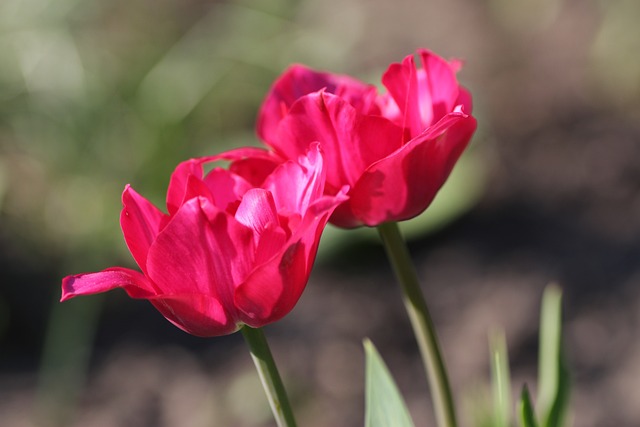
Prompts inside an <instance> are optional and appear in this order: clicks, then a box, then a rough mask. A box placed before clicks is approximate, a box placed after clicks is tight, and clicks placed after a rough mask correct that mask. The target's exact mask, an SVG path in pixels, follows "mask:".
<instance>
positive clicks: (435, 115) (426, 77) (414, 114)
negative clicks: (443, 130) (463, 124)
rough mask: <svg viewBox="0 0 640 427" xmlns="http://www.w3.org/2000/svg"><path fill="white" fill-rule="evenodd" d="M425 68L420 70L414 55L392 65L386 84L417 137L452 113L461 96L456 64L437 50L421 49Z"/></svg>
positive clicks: (407, 124)
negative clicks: (449, 61)
mask: <svg viewBox="0 0 640 427" xmlns="http://www.w3.org/2000/svg"><path fill="white" fill-rule="evenodd" d="M418 55H419V56H420V59H421V62H422V66H423V68H422V69H417V68H416V64H415V61H414V58H413V55H409V56H407V57H406V58H405V59H404V60H403V61H402V63H395V64H391V65H390V66H389V68H388V69H387V71H386V72H385V74H384V75H383V77H382V83H383V84H384V86H385V87H386V88H387V90H388V91H389V94H390V95H391V97H392V98H393V99H394V100H395V102H396V104H397V105H398V107H399V109H400V111H401V112H402V113H403V114H402V116H401V117H403V122H402V123H399V124H400V125H401V126H403V127H408V128H409V129H410V130H411V136H412V137H415V136H417V135H418V134H419V133H420V132H422V131H423V130H424V129H425V128H426V127H428V126H430V125H432V124H435V123H436V122H437V121H438V120H440V119H441V118H442V117H444V116H445V114H447V113H449V112H451V111H452V110H453V107H454V106H455V103H456V100H457V99H458V93H459V89H458V82H457V80H456V76H455V67H456V66H457V65H456V64H457V63H455V64H454V65H453V66H452V65H451V64H449V63H448V62H447V61H446V60H444V59H443V58H441V57H439V56H438V55H435V54H434V53H432V52H430V51H428V50H426V49H422V50H419V51H418Z"/></svg>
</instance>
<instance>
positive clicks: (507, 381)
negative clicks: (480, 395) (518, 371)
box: [489, 331, 511, 427]
mask: <svg viewBox="0 0 640 427" xmlns="http://www.w3.org/2000/svg"><path fill="white" fill-rule="evenodd" d="M489 342H490V346H491V387H492V394H493V419H494V426H495V427H508V426H509V425H510V423H509V420H510V417H511V375H510V373H509V355H508V353H507V342H506V339H505V336H504V332H503V331H500V332H497V331H496V332H494V333H492V334H491V337H490V339H489Z"/></svg>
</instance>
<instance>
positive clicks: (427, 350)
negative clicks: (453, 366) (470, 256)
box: [378, 222, 456, 427]
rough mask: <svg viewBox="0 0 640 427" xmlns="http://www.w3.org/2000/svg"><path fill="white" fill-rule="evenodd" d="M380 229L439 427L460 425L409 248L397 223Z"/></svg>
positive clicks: (384, 225)
mask: <svg viewBox="0 0 640 427" xmlns="http://www.w3.org/2000/svg"><path fill="white" fill-rule="evenodd" d="M378 232H379V233H380V237H381V238H382V241H383V243H384V246H385V249H386V251H387V256H388V257H389V260H390V261H391V265H392V266H393V269H394V271H395V274H396V278H397V279H398V282H400V286H401V287H402V294H403V295H402V299H403V301H404V305H405V308H406V310H407V313H408V315H409V319H410V320H411V326H412V327H413V332H414V334H415V336H416V340H417V341H418V347H419V348H420V353H421V354H422V361H423V363H424V366H425V368H426V370H427V373H428V379H429V386H430V388H431V395H432V399H433V406H434V409H435V414H436V420H437V425H438V426H439V427H456V415H455V408H454V404H453V397H452V394H451V387H450V385H449V379H448V378H447V371H446V367H445V364H444V360H443V358H442V353H441V352H440V346H439V344H438V337H437V336H436V331H435V328H434V326H433V321H432V320H431V316H430V315H429V310H428V309H427V303H426V302H425V299H424V296H423V294H422V291H421V289H420V283H419V281H418V275H417V273H416V270H415V268H414V266H413V263H412V262H411V257H410V255H409V250H408V248H407V245H406V243H405V241H404V239H403V238H402V234H401V233H400V229H399V228H398V224H397V223H395V222H388V223H385V224H382V225H380V226H378Z"/></svg>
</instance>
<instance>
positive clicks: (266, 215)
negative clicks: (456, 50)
mask: <svg viewBox="0 0 640 427" xmlns="http://www.w3.org/2000/svg"><path fill="white" fill-rule="evenodd" d="M235 218H236V219H237V220H238V222H239V223H241V224H244V225H245V226H247V227H248V228H250V229H251V230H253V234H254V238H255V241H256V242H257V241H258V239H259V237H260V235H261V234H262V232H263V231H264V230H265V229H267V228H268V227H273V226H274V225H278V222H279V221H278V212H277V210H276V206H275V202H274V201H273V196H272V195H271V193H270V192H269V191H267V190H263V189H262V188H254V189H251V190H249V191H248V192H247V193H246V194H245V195H244V197H243V198H242V202H240V206H238V210H237V211H236V215H235Z"/></svg>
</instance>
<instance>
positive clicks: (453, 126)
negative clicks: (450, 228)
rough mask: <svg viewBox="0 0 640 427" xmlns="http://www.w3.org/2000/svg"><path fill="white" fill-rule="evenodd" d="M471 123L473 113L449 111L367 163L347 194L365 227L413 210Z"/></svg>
mask: <svg viewBox="0 0 640 427" xmlns="http://www.w3.org/2000/svg"><path fill="white" fill-rule="evenodd" d="M475 128H476V121H475V119H474V118H473V117H471V116H467V115H466V114H464V113H462V112H460V111H457V112H454V113H451V114H449V115H447V116H445V117H444V118H443V119H442V120H440V121H439V122H438V123H437V124H436V125H434V126H432V127H430V128H428V129H427V130H425V131H424V132H423V133H422V134H421V135H419V136H418V137H416V138H414V139H413V140H411V141H410V142H409V143H407V144H406V145H405V146H403V147H402V148H401V149H399V150H398V151H396V152H395V153H393V154H391V155H390V156H388V157H386V158H384V159H382V160H380V161H379V162H377V163H374V164H373V165H371V166H370V167H369V168H368V169H367V171H366V172H365V173H364V174H363V175H362V178H361V179H360V180H359V181H358V183H357V184H356V185H355V187H354V188H353V190H352V192H351V194H350V197H351V198H350V200H349V202H350V206H351V209H352V211H353V213H354V215H355V216H356V217H357V218H359V219H360V220H361V221H362V222H363V223H364V224H366V225H368V226H376V225H379V224H381V223H383V222H386V221H390V220H393V221H400V220H405V219H410V218H412V217H414V216H416V215H418V214H419V213H420V212H422V211H423V210H424V209H426V208H427V207H428V206H429V204H430V203H431V201H432V200H433V198H434V197H435V195H436V193H437V192H438V190H439V189H440V187H441V186H442V185H443V184H444V182H445V180H446V179H447V177H448V176H449V173H450V172H451V170H452V169H453V166H454V165H455V163H456V161H457V160H458V158H459V157H460V155H461V154H462V152H463V151H464V149H465V147H466V146H467V144H468V142H469V139H470V138H471V135H472V134H473V132H474V130H475Z"/></svg>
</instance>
